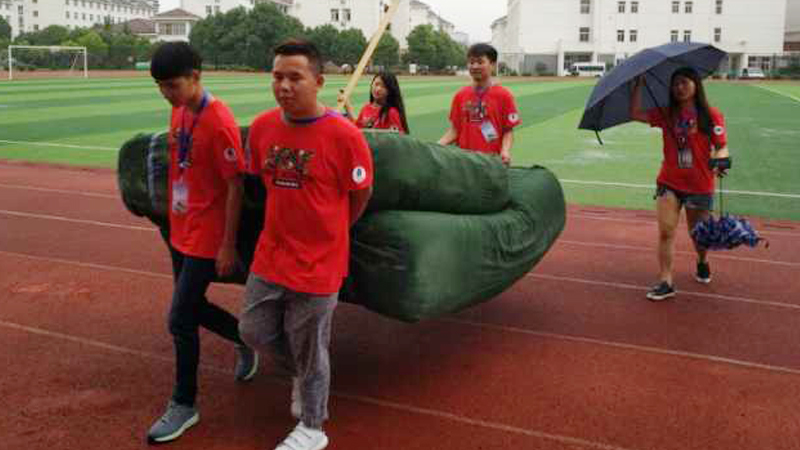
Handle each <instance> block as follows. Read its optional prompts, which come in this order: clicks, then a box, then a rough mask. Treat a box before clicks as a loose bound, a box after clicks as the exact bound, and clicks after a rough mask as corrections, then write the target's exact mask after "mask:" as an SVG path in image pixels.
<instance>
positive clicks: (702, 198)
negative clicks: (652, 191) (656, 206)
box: [653, 184, 714, 211]
mask: <svg viewBox="0 0 800 450" xmlns="http://www.w3.org/2000/svg"><path fill="white" fill-rule="evenodd" d="M667 192H672V193H673V194H674V195H675V197H676V198H677V199H678V203H679V204H680V205H681V206H683V207H684V208H686V209H696V210H700V211H711V210H713V209H714V194H689V193H687V192H681V191H678V190H675V189H672V188H671V187H669V186H667V185H664V184H659V185H658V186H657V187H656V195H655V196H654V197H653V198H658V197H662V196H664V194H666V193H667Z"/></svg>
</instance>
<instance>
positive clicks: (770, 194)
mask: <svg viewBox="0 0 800 450" xmlns="http://www.w3.org/2000/svg"><path fill="white" fill-rule="evenodd" d="M559 181H561V182H562V183H568V184H583V185H587V186H609V187H624V188H633V189H648V190H651V191H655V187H654V186H653V185H648V184H630V183H613V182H607V181H588V180H567V179H563V178H560V179H559ZM722 193H723V194H734V195H751V196H755V197H777V198H792V199H800V194H786V193H780V192H758V191H734V190H727V189H723V190H722Z"/></svg>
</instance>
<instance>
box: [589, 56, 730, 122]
mask: <svg viewBox="0 0 800 450" xmlns="http://www.w3.org/2000/svg"><path fill="white" fill-rule="evenodd" d="M725 55H726V53H725V52H723V51H722V50H720V49H718V48H716V47H714V46H712V45H709V44H700V43H693V42H674V43H671V44H665V45H660V46H658V47H653V48H648V49H646V50H642V51H641V52H639V53H637V54H635V55H633V56H631V57H630V58H628V59H626V60H625V61H624V62H622V63H621V64H620V65H618V66H617V67H615V68H614V69H613V70H611V71H610V72H609V73H608V74H606V76H604V77H603V78H602V79H600V81H599V82H598V83H597V85H596V86H595V87H594V90H593V91H592V95H591V96H590V97H589V101H588V102H586V110H585V111H584V113H583V118H582V119H581V123H580V125H579V126H578V128H580V129H583V130H594V131H600V130H604V129H606V128H611V127H613V126H615V125H619V124H622V123H625V122H630V121H631V117H630V101H631V94H632V93H633V83H632V82H631V81H632V80H635V79H636V78H637V77H638V76H639V75H644V76H645V78H646V82H647V87H646V89H647V95H642V101H643V102H644V104H643V105H642V107H643V108H644V109H649V108H652V107H655V106H659V107H666V106H668V105H669V95H670V92H669V91H670V81H671V79H672V74H673V73H674V72H675V71H676V70H677V69H680V68H681V67H691V68H693V69H694V70H695V71H697V73H698V74H700V76H701V77H706V76H708V75H710V74H712V73H713V72H714V71H716V70H717V68H718V67H719V64H720V62H721V61H722V59H723V58H725Z"/></svg>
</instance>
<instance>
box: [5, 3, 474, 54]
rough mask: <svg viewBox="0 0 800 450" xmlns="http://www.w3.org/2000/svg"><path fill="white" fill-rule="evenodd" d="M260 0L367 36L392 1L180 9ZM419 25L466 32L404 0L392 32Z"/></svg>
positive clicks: (307, 21)
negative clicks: (267, 4) (264, 4)
mask: <svg viewBox="0 0 800 450" xmlns="http://www.w3.org/2000/svg"><path fill="white" fill-rule="evenodd" d="M0 1H2V0H0ZM261 2H272V3H274V4H275V5H277V6H278V7H279V8H280V9H281V10H282V11H283V12H285V13H286V14H289V15H291V16H294V17H296V18H297V19H298V20H300V22H302V24H303V25H304V26H306V27H309V28H314V27H318V26H321V25H333V26H334V27H336V28H337V29H339V30H346V29H349V28H356V29H359V30H361V32H362V33H363V34H364V36H365V37H366V38H367V39H369V38H370V37H371V36H372V35H373V34H374V33H375V31H376V30H377V29H378V25H379V24H380V22H381V19H382V18H383V14H384V12H385V11H386V10H387V9H388V7H389V5H390V3H391V1H390V0H181V9H183V10H185V11H188V12H190V13H192V14H195V15H198V16H200V17H202V18H205V17H208V16H210V15H211V14H216V13H225V12H228V11H230V10H231V9H233V8H237V7H244V8H248V9H250V8H253V7H254V6H255V5H256V4H258V3H261ZM418 25H433V27H434V28H435V29H437V30H443V31H445V32H447V33H449V34H450V35H451V36H453V38H454V39H455V38H456V37H459V38H460V39H463V34H462V35H459V34H458V33H457V32H456V31H455V26H454V25H453V24H452V23H450V22H448V21H446V20H444V19H443V18H442V17H440V16H439V15H438V14H436V12H434V11H433V10H432V9H431V7H430V6H428V5H427V4H425V3H423V2H420V1H418V0H401V3H400V6H399V8H398V11H397V13H396V14H395V16H394V18H393V19H392V22H391V24H390V26H389V32H390V33H391V34H392V36H394V38H395V39H397V41H398V42H399V43H400V47H401V48H402V49H405V48H406V47H407V44H406V38H407V37H408V35H409V33H411V31H412V30H413V29H414V27H416V26H418ZM467 40H468V37H467Z"/></svg>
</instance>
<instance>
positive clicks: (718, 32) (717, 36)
mask: <svg viewBox="0 0 800 450" xmlns="http://www.w3.org/2000/svg"><path fill="white" fill-rule="evenodd" d="M714 42H722V28H714Z"/></svg>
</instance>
